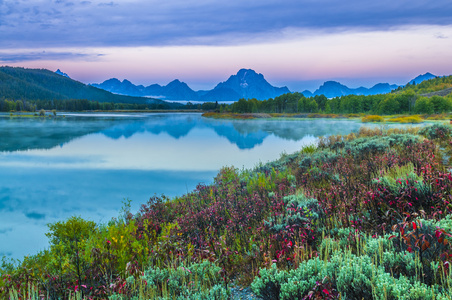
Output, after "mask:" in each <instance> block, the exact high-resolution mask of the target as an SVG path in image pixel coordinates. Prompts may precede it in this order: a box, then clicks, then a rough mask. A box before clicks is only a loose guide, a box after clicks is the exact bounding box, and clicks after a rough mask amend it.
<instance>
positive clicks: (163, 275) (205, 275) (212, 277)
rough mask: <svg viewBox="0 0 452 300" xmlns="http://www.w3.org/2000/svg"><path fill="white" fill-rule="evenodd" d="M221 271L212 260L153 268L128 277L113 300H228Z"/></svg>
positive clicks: (228, 296) (112, 297) (111, 299)
mask: <svg viewBox="0 0 452 300" xmlns="http://www.w3.org/2000/svg"><path fill="white" fill-rule="evenodd" d="M135 297H136V298H135ZM229 298H230V291H229V290H228V289H227V288H226V286H225V285H224V280H223V277H222V269H221V268H220V267H218V266H216V265H214V264H213V263H211V262H209V261H203V262H200V263H192V264H187V265H184V264H183V263H181V264H180V265H179V266H170V267H168V268H159V267H150V268H148V269H147V270H146V271H144V274H143V275H142V276H140V277H139V278H135V277H129V278H127V280H126V281H125V282H124V284H122V289H121V290H120V292H119V293H117V294H113V295H112V296H110V297H109V299H110V300H122V299H124V300H125V299H162V300H166V299H168V300H169V299H181V300H182V299H193V300H198V299H200V300H210V299H213V300H227V299H229Z"/></svg>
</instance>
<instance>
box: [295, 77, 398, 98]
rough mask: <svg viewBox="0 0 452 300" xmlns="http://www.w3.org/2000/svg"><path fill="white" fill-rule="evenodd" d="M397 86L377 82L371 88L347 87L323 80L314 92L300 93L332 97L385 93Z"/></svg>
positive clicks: (308, 95)
mask: <svg viewBox="0 0 452 300" xmlns="http://www.w3.org/2000/svg"><path fill="white" fill-rule="evenodd" d="M398 87H399V86H398V85H396V84H389V83H377V84H376V85H374V86H373V87H371V88H365V87H359V88H355V89H354V88H349V87H347V86H346V85H343V84H341V83H339V82H337V81H326V82H324V83H323V84H322V85H321V86H320V87H319V88H318V89H317V90H315V92H314V93H311V92H310V91H308V90H306V91H303V92H302V94H303V95H304V96H305V97H312V96H318V95H325V96H326V97H327V98H334V97H340V96H346V95H365V96H367V95H376V94H387V93H390V92H391V91H392V90H395V89H396V88H398Z"/></svg>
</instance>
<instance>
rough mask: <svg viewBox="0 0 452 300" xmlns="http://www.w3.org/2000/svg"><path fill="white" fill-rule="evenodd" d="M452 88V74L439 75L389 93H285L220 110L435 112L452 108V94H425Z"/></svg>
mask: <svg viewBox="0 0 452 300" xmlns="http://www.w3.org/2000/svg"><path fill="white" fill-rule="evenodd" d="M450 87H452V76H448V77H438V78H435V79H431V80H427V81H424V82H422V83H420V84H418V85H416V84H407V85H406V86H405V87H404V88H399V89H397V90H396V91H394V92H392V93H389V94H379V95H369V96H364V95H347V96H341V97H335V98H332V99H328V98H327V97H325V96H324V95H318V96H314V97H310V98H307V97H305V96H304V95H303V94H300V93H290V94H284V95H281V96H278V97H275V98H270V99H268V100H263V101H259V100H256V99H248V100H246V99H240V100H239V101H237V102H235V103H232V104H230V105H222V106H221V107H220V110H221V111H224V112H233V113H328V114H329V113H333V114H348V113H367V114H379V115H391V114H405V113H408V114H413V113H415V114H432V113H444V112H449V111H451V110H452V94H449V95H447V96H439V95H433V96H432V95H424V94H427V93H432V92H436V91H439V90H443V89H445V88H450Z"/></svg>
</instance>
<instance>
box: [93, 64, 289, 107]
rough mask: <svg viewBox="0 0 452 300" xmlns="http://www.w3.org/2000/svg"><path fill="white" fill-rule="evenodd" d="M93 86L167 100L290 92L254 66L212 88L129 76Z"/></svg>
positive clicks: (262, 96) (261, 97)
mask: <svg viewBox="0 0 452 300" xmlns="http://www.w3.org/2000/svg"><path fill="white" fill-rule="evenodd" d="M92 86H94V87H97V88H101V89H104V90H107V91H109V92H112V93H115V94H122V95H130V96H142V97H154V98H159V99H164V100H195V101H237V100H239V99H241V98H246V99H248V98H256V99H258V100H265V99H268V98H274V97H277V96H280V95H282V94H286V93H290V91H289V89H288V88H287V87H274V86H272V85H271V84H270V83H268V82H267V80H265V78H264V75H262V74H258V73H256V72H255V71H254V70H251V69H241V70H239V71H238V72H237V74H236V75H232V76H230V77H229V79H228V80H226V81H224V82H220V83H219V84H217V86H215V88H213V89H212V90H208V91H194V90H192V89H191V88H190V87H189V86H188V85H187V84H186V83H185V82H181V81H179V80H178V79H176V80H173V81H171V82H170V83H168V84H167V85H165V86H161V85H159V84H152V85H149V86H146V87H145V86H143V85H134V84H133V83H131V82H130V81H129V80H127V79H124V80H123V81H120V80H118V79H116V78H111V79H108V80H106V81H104V82H102V83H100V84H92Z"/></svg>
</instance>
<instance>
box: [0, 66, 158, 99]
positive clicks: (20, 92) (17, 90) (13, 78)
mask: <svg viewBox="0 0 452 300" xmlns="http://www.w3.org/2000/svg"><path fill="white" fill-rule="evenodd" d="M0 99H8V100H66V99H74V100H75V99H87V100H90V101H99V102H114V103H141V104H144V103H147V104H149V103H161V102H162V101H160V100H156V99H148V98H141V97H129V96H122V95H115V94H112V93H110V92H107V91H104V90H101V89H98V88H95V87H92V86H89V85H86V84H83V83H81V82H78V81H75V80H72V79H70V78H67V77H65V76H61V75H58V74H56V73H54V72H52V71H49V70H45V69H24V68H13V67H0Z"/></svg>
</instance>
